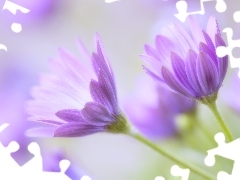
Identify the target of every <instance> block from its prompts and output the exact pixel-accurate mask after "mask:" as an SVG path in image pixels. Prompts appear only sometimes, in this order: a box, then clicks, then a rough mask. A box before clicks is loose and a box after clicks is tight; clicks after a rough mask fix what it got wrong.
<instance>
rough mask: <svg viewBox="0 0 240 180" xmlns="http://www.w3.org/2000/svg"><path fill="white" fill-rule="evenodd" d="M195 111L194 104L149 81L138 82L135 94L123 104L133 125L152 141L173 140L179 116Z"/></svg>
mask: <svg viewBox="0 0 240 180" xmlns="http://www.w3.org/2000/svg"><path fill="white" fill-rule="evenodd" d="M194 108H195V102H194V101H192V100H189V99H187V98H185V97H183V96H181V95H178V94H176V93H174V92H171V91H169V90H167V89H165V88H163V87H162V86H160V85H159V84H158V83H156V82H154V81H153V80H151V79H149V78H148V77H142V78H140V79H139V81H138V84H137V87H136V90H135V91H134V93H132V94H131V95H130V96H129V97H128V98H127V100H126V101H125V102H124V111H125V112H126V115H127V116H128V117H129V120H130V122H132V123H133V124H134V125H135V127H136V128H137V129H138V130H139V131H140V132H142V133H143V134H144V135H145V136H147V137H148V138H151V139H158V138H163V137H170V136H174V135H175V134H176V133H177V127H176V124H175V117H176V115H178V114H180V113H186V112H189V111H192V110H193V109H194Z"/></svg>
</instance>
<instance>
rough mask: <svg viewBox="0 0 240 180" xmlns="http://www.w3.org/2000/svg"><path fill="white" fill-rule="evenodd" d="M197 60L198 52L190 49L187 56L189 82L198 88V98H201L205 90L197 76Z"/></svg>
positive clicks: (186, 67)
mask: <svg viewBox="0 0 240 180" xmlns="http://www.w3.org/2000/svg"><path fill="white" fill-rule="evenodd" d="M196 60H197V53H196V52H194V51H193V50H189V51H188V54H187V58H186V66H185V70H186V74H187V78H188V81H189V83H190V84H191V85H192V87H193V88H194V89H195V90H196V92H198V95H197V96H198V97H197V98H200V97H201V96H202V95H203V91H202V88H201V85H200V83H199V81H198V77H197V70H196V67H197V65H196Z"/></svg>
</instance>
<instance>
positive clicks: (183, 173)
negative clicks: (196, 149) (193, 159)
mask: <svg viewBox="0 0 240 180" xmlns="http://www.w3.org/2000/svg"><path fill="white" fill-rule="evenodd" d="M171 174H172V176H175V177H181V178H182V179H181V180H188V178H189V174H190V170H189V169H182V168H180V167H179V166H178V165H173V166H172V167H171ZM154 180H165V178H164V177H162V176H158V177H156V178H155V179H154Z"/></svg>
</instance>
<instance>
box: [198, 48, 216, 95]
mask: <svg viewBox="0 0 240 180" xmlns="http://www.w3.org/2000/svg"><path fill="white" fill-rule="evenodd" d="M197 75H198V80H199V83H200V85H201V87H202V89H203V91H204V93H205V95H211V94H213V93H215V91H216V88H217V84H218V82H219V81H218V72H217V68H216V66H215V64H214V63H213V61H212V60H211V58H210V57H209V55H208V54H206V53H204V52H200V53H199V55H198V58H197Z"/></svg>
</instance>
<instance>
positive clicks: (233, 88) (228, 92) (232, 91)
mask: <svg viewBox="0 0 240 180" xmlns="http://www.w3.org/2000/svg"><path fill="white" fill-rule="evenodd" d="M238 71H239V70H237V71H236V72H234V73H233V74H232V77H231V79H230V83H229V85H228V86H226V87H224V89H223V91H222V92H221V94H220V97H222V98H223V100H224V101H225V102H226V104H227V105H228V106H229V107H231V108H232V109H234V110H235V111H236V112H238V113H240V101H239V99H238V98H236V96H237V94H239V91H240V78H239V76H238Z"/></svg>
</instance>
